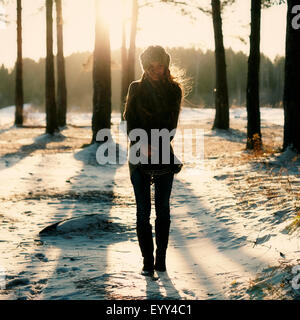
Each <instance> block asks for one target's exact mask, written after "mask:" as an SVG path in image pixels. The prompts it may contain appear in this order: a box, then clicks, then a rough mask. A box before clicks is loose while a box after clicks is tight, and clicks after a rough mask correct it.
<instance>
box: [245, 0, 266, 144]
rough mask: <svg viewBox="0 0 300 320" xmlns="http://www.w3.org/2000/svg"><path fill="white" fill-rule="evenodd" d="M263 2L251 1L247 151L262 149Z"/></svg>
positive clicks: (259, 0) (258, 0)
mask: <svg viewBox="0 0 300 320" xmlns="http://www.w3.org/2000/svg"><path fill="white" fill-rule="evenodd" d="M260 24H261V0H251V34H250V54H249V59H248V80H247V94H246V96H247V103H246V104H247V114H248V122H247V145H246V148H247V149H255V150H259V149H261V147H262V138H261V128H260V110H259V104H260V103H259V67H260Z"/></svg>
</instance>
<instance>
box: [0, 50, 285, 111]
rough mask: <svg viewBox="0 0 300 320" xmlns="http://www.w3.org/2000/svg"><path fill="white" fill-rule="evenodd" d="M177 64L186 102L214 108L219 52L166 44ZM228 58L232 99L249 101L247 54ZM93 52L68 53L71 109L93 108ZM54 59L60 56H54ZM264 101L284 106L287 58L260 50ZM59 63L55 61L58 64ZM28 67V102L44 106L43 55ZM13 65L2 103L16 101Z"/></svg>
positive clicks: (3, 76) (26, 62) (115, 55)
mask: <svg viewBox="0 0 300 320" xmlns="http://www.w3.org/2000/svg"><path fill="white" fill-rule="evenodd" d="M167 50H168V52H170V53H171V55H172V60H173V61H174V63H175V64H176V65H177V66H178V67H179V68H182V69H185V70H186V77H187V78H191V82H192V87H191V92H190V93H189V94H188V96H187V97H186V99H187V101H186V103H187V104H188V103H189V102H190V103H191V104H190V105H195V106H199V107H210V108H212V107H214V104H215V94H214V88H215V72H214V70H215V69H214V68H215V55H214V52H213V51H206V52H205V53H204V52H202V51H201V50H196V49H192V48H190V49H186V48H168V49H167ZM140 52H141V49H140V48H137V51H136V64H135V69H136V77H137V78H138V77H139V76H140V75H141V68H140V65H139V61H138V59H137V58H138V55H139V53H140ZM225 54H226V61H227V77H228V93H229V104H230V105H234V106H245V105H246V86H247V65H248V61H247V60H248V56H247V55H246V54H245V53H242V52H234V51H233V50H231V49H227V50H225ZM90 55H91V54H90V52H86V53H74V54H72V55H71V56H68V57H65V64H66V82H67V86H68V92H67V100H68V104H69V107H70V108H72V110H81V111H83V112H84V111H86V112H91V111H92V96H93V80H92V70H91V69H90V68H87V67H86V66H85V64H86V62H87V61H88V60H89V57H90ZM54 58H56V57H54ZM111 59H112V61H113V63H114V65H116V66H121V52H120V50H112V52H111ZM260 60H261V62H260V65H261V66H260V70H261V72H260V80H259V83H260V104H261V106H271V107H281V106H282V98H283V96H282V92H283V85H284V57H278V58H276V59H275V61H274V62H272V61H271V60H270V59H269V58H267V57H266V56H264V55H261V58H260ZM56 65H57V64H56V63H55V64H54V66H56ZM23 69H24V102H25V103H32V104H34V105H36V106H39V107H40V110H43V109H42V106H43V105H44V100H45V97H44V96H45V88H44V82H45V70H44V69H45V59H40V60H39V62H35V61H34V60H31V59H28V58H25V59H23ZM121 74H122V68H121V67H120V68H116V67H115V68H113V70H112V110H115V111H118V110H119V105H120V92H121ZM14 79H15V68H14V69H13V70H12V71H11V72H9V70H8V69H7V68H5V67H4V66H1V67H0V107H4V106H8V105H12V104H14V84H13V82H14Z"/></svg>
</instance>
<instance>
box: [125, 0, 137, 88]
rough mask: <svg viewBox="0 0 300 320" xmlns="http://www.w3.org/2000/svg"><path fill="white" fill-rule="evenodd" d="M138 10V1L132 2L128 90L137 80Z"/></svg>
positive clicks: (133, 0)
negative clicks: (136, 42)
mask: <svg viewBox="0 0 300 320" xmlns="http://www.w3.org/2000/svg"><path fill="white" fill-rule="evenodd" d="M138 10H139V8H138V0H132V16H131V31H130V46H129V52H128V82H127V88H126V89H128V87H129V85H130V83H131V82H132V81H134V80H135V41H136V33H137V21H138Z"/></svg>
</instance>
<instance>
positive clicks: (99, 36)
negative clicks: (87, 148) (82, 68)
mask: <svg viewBox="0 0 300 320" xmlns="http://www.w3.org/2000/svg"><path fill="white" fill-rule="evenodd" d="M102 1H103V0H102ZM102 1H100V2H99V1H97V0H96V1H95V8H96V29H95V50H94V66H93V88H94V93H93V117H92V131H93V138H92V143H94V142H96V135H97V132H98V131H99V130H100V129H105V128H107V129H110V127H111V54H110V41H109V32H108V29H107V26H106V25H105V23H103V18H102V17H101V13H102V12H101V11H102V10H101V4H102V5H103V2H102Z"/></svg>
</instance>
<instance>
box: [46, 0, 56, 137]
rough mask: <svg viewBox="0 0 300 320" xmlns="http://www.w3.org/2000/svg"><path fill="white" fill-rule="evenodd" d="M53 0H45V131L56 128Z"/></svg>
mask: <svg viewBox="0 0 300 320" xmlns="http://www.w3.org/2000/svg"><path fill="white" fill-rule="evenodd" d="M52 9H53V0H46V34H47V35H46V47H47V54H46V91H45V93H46V133H50V134H54V132H55V131H57V130H58V127H57V121H56V119H57V116H56V101H55V78H54V56H53V30H52V29H53V18H52Z"/></svg>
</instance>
